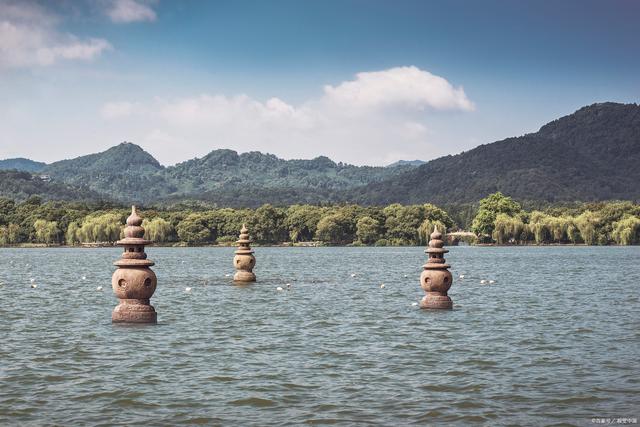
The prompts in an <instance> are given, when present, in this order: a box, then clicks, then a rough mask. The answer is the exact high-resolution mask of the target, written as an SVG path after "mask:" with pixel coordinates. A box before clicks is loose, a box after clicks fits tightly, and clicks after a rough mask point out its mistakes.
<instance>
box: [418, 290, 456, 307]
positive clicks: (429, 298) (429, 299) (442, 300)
mask: <svg viewBox="0 0 640 427" xmlns="http://www.w3.org/2000/svg"><path fill="white" fill-rule="evenodd" d="M420 308H427V309H435V310H451V309H452V308H453V301H451V298H449V297H448V296H447V295H429V294H427V295H426V296H425V297H424V298H422V301H420Z"/></svg>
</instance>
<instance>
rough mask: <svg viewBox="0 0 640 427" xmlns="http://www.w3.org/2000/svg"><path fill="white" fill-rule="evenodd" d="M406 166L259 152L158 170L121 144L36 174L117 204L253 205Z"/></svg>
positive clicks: (325, 193) (321, 197)
mask: <svg viewBox="0 0 640 427" xmlns="http://www.w3.org/2000/svg"><path fill="white" fill-rule="evenodd" d="M413 167H414V166H411V165H399V166H398V167H394V168H384V167H371V166H353V165H348V164H343V163H335V162H333V161H332V160H331V159H329V158H327V157H317V158H315V159H311V160H283V159H280V158H278V157H276V156H274V155H272V154H263V153H260V152H249V153H243V154H238V153H237V152H235V151H232V150H214V151H212V152H210V153H209V154H207V155H206V156H204V157H202V158H196V159H192V160H189V161H186V162H183V163H178V164H177V165H175V166H170V167H167V168H165V167H163V166H162V165H160V163H158V161H157V160H156V159H154V158H153V156H151V155H150V154H149V153H147V152H146V151H144V150H143V149H142V148H140V147H139V146H137V145H135V144H132V143H128V142H125V143H122V144H119V145H117V146H115V147H112V148H110V149H108V150H106V151H104V152H101V153H96V154H90V155H88V156H82V157H78V158H75V159H70V160H62V161H59V162H55V163H52V164H50V165H47V166H46V167H45V168H44V169H43V171H42V173H45V174H47V175H49V176H50V177H51V178H52V180H53V181H58V182H64V183H66V184H69V185H72V186H86V187H87V188H88V189H90V190H93V191H95V192H98V193H101V194H104V195H105V196H107V197H109V198H112V199H114V200H121V201H123V202H131V201H138V202H145V203H148V202H158V201H162V202H164V201H167V202H171V201H181V200H184V199H197V200H205V201H209V202H215V203H217V204H219V205H232V206H259V205H260V204H262V203H265V202H271V203H277V204H290V203H293V202H295V201H304V202H309V203H317V202H329V201H334V200H336V197H337V196H338V195H339V194H341V193H340V191H341V190H347V189H350V188H354V187H361V186H363V185H366V184H369V183H372V182H379V181H382V180H384V179H387V178H390V177H393V176H397V175H399V174H401V173H403V172H405V171H408V170H410V169H413Z"/></svg>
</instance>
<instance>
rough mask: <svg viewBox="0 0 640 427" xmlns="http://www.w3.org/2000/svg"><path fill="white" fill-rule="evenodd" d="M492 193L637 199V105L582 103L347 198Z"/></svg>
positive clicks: (456, 198)
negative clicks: (536, 126)
mask: <svg viewBox="0 0 640 427" xmlns="http://www.w3.org/2000/svg"><path fill="white" fill-rule="evenodd" d="M496 191H500V192H502V193H504V194H508V195H509V196H511V197H513V198H515V199H518V200H536V201H548V202H557V201H572V200H582V201H596V200H612V199H621V200H640V106H638V105H637V104H616V103H603V104H594V105H591V106H588V107H584V108H581V109H580V110H578V111H576V112H575V113H573V114H570V115H568V116H565V117H562V118H560V119H558V120H554V121H552V122H550V123H548V124H546V125H544V126H543V127H542V128H540V130H539V131H538V132H535V133H531V134H527V135H524V136H521V137H516V138H507V139H505V140H502V141H498V142H494V143H492V144H486V145H481V146H479V147H476V148H474V149H473V150H470V151H467V152H464V153H461V154H458V155H455V156H446V157H442V158H439V159H436V160H432V161H430V162H428V163H427V164H425V165H422V166H420V167H418V168H416V169H414V170H411V171H408V172H405V173H403V174H402V175H399V176H397V177H394V178H391V179H389V180H386V181H384V182H380V183H373V184H371V185H369V186H367V187H366V188H362V189H358V190H357V191H353V192H349V193H348V194H347V195H346V196H345V199H347V200H350V201H354V202H360V203H367V204H387V203H391V202H399V203H422V202H426V201H428V202H433V203H465V202H475V201H478V200H479V199H481V198H483V197H485V196H487V195H488V194H491V193H494V192H496Z"/></svg>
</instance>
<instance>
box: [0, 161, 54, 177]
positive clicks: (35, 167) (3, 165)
mask: <svg viewBox="0 0 640 427" xmlns="http://www.w3.org/2000/svg"><path fill="white" fill-rule="evenodd" d="M46 166H47V164H46V163H42V162H36V161H33V160H29V159H25V158H23V157H19V158H17V159H5V160H0V170H17V171H23V172H34V173H35V172H40V171H42V170H43V169H44V168H45V167H46Z"/></svg>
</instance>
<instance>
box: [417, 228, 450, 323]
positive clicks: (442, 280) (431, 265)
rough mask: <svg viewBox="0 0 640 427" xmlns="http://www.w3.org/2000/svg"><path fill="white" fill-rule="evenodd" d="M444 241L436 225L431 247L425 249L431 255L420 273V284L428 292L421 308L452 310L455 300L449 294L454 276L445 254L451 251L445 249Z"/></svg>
mask: <svg viewBox="0 0 640 427" xmlns="http://www.w3.org/2000/svg"><path fill="white" fill-rule="evenodd" d="M443 246H444V242H443V241H442V234H441V233H440V232H439V231H438V227H437V226H436V227H434V229H433V233H431V236H430V240H429V247H428V248H427V250H426V251H425V252H426V253H427V254H428V255H429V259H428V261H427V263H426V264H425V265H424V266H423V268H424V271H423V272H422V274H421V275H420V286H421V287H422V289H423V290H424V291H425V292H426V295H425V296H424V298H422V301H420V308H427V309H440V310H451V309H452V308H453V301H451V298H449V295H447V292H448V291H449V288H450V287H451V284H452V282H453V276H451V273H450V272H449V267H451V266H450V265H449V264H447V263H446V261H445V259H444V254H446V253H447V252H449V251H448V250H447V249H443Z"/></svg>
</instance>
